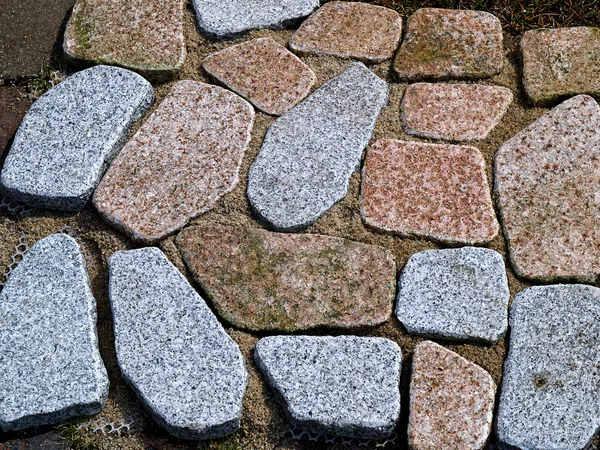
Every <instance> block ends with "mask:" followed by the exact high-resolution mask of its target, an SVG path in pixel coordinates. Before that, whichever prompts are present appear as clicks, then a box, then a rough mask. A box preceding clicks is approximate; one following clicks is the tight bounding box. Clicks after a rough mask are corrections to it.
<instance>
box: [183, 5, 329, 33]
mask: <svg viewBox="0 0 600 450" xmlns="http://www.w3.org/2000/svg"><path fill="white" fill-rule="evenodd" d="M192 5H193V6H194V10H195V12H196V19H197V20H198V25H199V27H200V29H201V30H202V32H204V33H205V34H207V35H208V36H212V37H217V38H225V37H232V36H235V35H237V34H240V33H243V32H245V31H249V30H253V29H256V28H271V29H280V28H287V27H288V26H290V25H294V24H295V23H297V22H298V21H299V20H300V19H303V18H304V17H306V16H308V15H309V14H310V13H312V12H313V11H314V10H315V9H316V8H318V7H319V0H193V1H192Z"/></svg>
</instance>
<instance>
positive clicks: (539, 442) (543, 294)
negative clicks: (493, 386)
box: [497, 284, 600, 450]
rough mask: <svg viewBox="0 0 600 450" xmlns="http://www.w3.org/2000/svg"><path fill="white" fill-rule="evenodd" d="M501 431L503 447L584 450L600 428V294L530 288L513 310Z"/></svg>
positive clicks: (585, 289)
mask: <svg viewBox="0 0 600 450" xmlns="http://www.w3.org/2000/svg"><path fill="white" fill-rule="evenodd" d="M510 327H511V333H510V343H509V346H508V348H509V351H508V356H507V359H506V361H505V363H504V376H503V380H502V393H501V395H500V406H499V409H498V423H497V433H498V440H499V441H500V443H501V444H503V445H504V447H502V448H509V449H520V450H534V449H535V450H537V449H540V450H541V449H544V450H582V449H583V448H584V447H585V448H587V447H586V445H587V444H589V443H591V441H592V439H593V438H594V435H595V433H596V432H597V431H598V429H599V428H600V390H599V389H598V386H599V385H600V370H599V369H598V368H599V367H600V352H598V349H599V348H600V289H598V288H596V287H592V286H586V285H577V284H572V285H551V286H536V287H532V288H529V289H525V290H524V291H522V292H520V293H519V294H518V295H517V296H516V297H515V299H514V301H513V303H512V305H511V311H510Z"/></svg>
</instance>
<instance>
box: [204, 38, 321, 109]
mask: <svg viewBox="0 0 600 450" xmlns="http://www.w3.org/2000/svg"><path fill="white" fill-rule="evenodd" d="M202 67H204V70H206V71H207V72H208V73H209V74H210V75H212V76H213V77H215V78H216V79H217V80H218V81H219V82H220V83H222V84H223V85H225V86H227V87H228V88H229V89H231V90H232V91H234V92H236V93H238V94H239V95H241V96H242V97H244V98H246V99H247V100H248V101H249V102H250V103H252V104H253V105H254V106H256V107H257V108H258V109H260V110H261V111H264V112H266V113H267V114H273V115H277V116H278V115H281V114H283V113H284V112H286V111H287V110H289V109H290V108H292V107H293V106H294V105H295V104H296V103H298V102H299V101H300V100H302V99H304V98H305V97H306V96H307V95H308V94H309V92H310V89H311V87H312V86H313V84H314V83H315V81H316V76H315V74H314V72H313V71H312V70H311V69H310V67H308V66H307V65H306V64H304V63H303V62H302V61H300V59H299V58H298V57H297V56H296V55H294V54H293V53H291V52H290V51H288V50H287V49H286V48H285V47H283V46H282V45H279V44H278V43H277V42H275V41H274V40H273V39H271V38H258V39H254V40H252V41H248V42H243V43H241V44H238V45H234V46H232V47H228V48H226V49H224V50H221V51H220V52H217V53H213V54H212V55H210V56H208V57H207V58H206V59H205V60H204V62H203V63H202Z"/></svg>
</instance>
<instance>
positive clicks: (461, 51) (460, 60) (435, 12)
mask: <svg viewBox="0 0 600 450" xmlns="http://www.w3.org/2000/svg"><path fill="white" fill-rule="evenodd" d="M502 39H503V37H502V25H501V24H500V21H499V20H498V18H497V17H496V16H494V15H492V14H489V13H487V12H483V11H464V10H450V9H435V8H423V9H419V10H417V11H416V12H415V13H414V14H413V15H412V16H410V18H409V19H408V28H407V32H406V35H405V36H404V40H403V41H402V45H401V46H400V51H399V52H398V54H397V55H396V59H395V60H394V69H395V70H396V73H397V74H398V76H399V77H400V78H401V79H402V80H408V81H414V80H422V79H435V80H440V79H449V78H455V79H479V78H485V77H490V76H492V75H495V74H497V73H499V72H500V71H501V70H502V65H503V63H504V57H503V47H502Z"/></svg>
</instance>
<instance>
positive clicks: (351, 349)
mask: <svg viewBox="0 0 600 450" xmlns="http://www.w3.org/2000/svg"><path fill="white" fill-rule="evenodd" d="M254 359H255V361H256V363H257V365H258V367H259V368H260V370H261V371H262V372H263V374H264V375H265V377H266V379H267V382H268V383H269V384H270V385H271V387H272V388H273V389H274V390H275V391H276V395H277V397H278V399H279V400H280V401H281V403H282V404H283V406H284V408H285V410H286V412H287V414H288V416H289V417H290V419H291V421H292V423H293V424H294V425H296V426H298V427H300V428H301V429H303V430H307V431H311V432H316V433H330V434H335V435H340V436H349V437H364V438H372V439H378V438H384V437H386V436H388V435H389V434H390V433H391V432H392V431H393V430H394V427H395V425H396V422H397V421H398V417H399V415H400V386H399V384H400V370H401V366H402V354H401V351H400V347H398V345H397V344H396V343H395V342H393V341H390V340H388V339H384V338H373V337H368V338H367V337H356V336H338V337H332V336H270V337H266V338H263V339H261V340H260V341H259V342H258V344H257V345H256V349H255V353H254Z"/></svg>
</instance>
